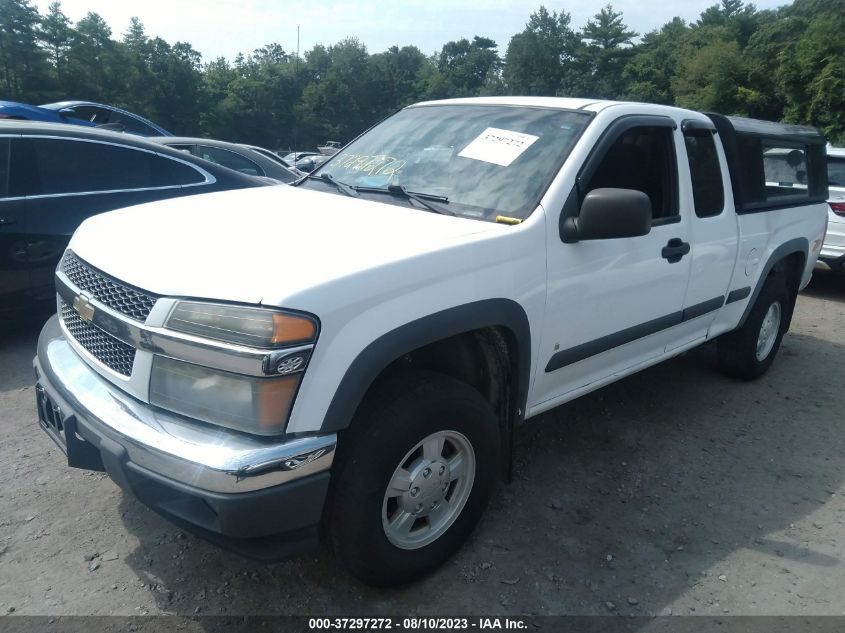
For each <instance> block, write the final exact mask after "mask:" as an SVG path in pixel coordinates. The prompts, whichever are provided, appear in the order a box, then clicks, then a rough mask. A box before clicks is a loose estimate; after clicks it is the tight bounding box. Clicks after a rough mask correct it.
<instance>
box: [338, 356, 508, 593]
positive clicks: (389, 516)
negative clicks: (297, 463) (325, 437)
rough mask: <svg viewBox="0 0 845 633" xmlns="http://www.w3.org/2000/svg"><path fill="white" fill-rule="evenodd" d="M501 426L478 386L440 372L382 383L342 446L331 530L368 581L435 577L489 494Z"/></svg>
mask: <svg viewBox="0 0 845 633" xmlns="http://www.w3.org/2000/svg"><path fill="white" fill-rule="evenodd" d="M499 445H500V440H499V428H498V424H497V419H496V416H495V414H494V413H493V409H492V407H491V406H490V404H489V403H488V402H487V401H486V400H485V399H484V398H483V397H482V396H481V394H479V393H478V392H477V391H475V389H473V388H472V387H470V386H468V385H466V384H464V383H462V382H460V381H457V380H455V379H453V378H450V377H448V376H445V375H441V374H437V373H433V372H402V373H401V374H399V375H397V376H394V377H392V378H390V379H388V380H385V381H384V382H382V383H381V384H379V385H377V386H376V387H375V388H374V389H373V390H372V391H371V392H370V393H369V394H368V396H367V397H366V399H365V401H364V402H363V403H362V405H361V407H360V409H359V411H358V413H356V415H355V419H354V420H353V422H352V426H351V427H350V429H349V431H347V433H346V435H345V436H344V437H343V438H342V439H341V441H340V442H339V453H338V457H337V460H338V461H337V463H336V464H335V469H334V472H333V474H332V491H331V495H330V499H329V508H328V515H327V520H328V525H327V526H326V527H327V531H328V533H329V535H330V537H331V541H332V545H333V548H334V550H335V553H336V554H337V555H338V557H339V558H340V560H341V561H342V562H343V564H344V565H345V566H346V567H347V568H348V569H349V571H350V572H351V573H352V574H353V575H355V576H357V577H358V578H359V579H360V580H362V581H363V582H365V583H367V584H371V585H378V586H386V585H401V584H404V583H408V582H410V581H413V580H416V579H417V578H419V577H421V576H423V575H425V574H427V573H429V572H430V571H432V570H434V569H435V568H437V567H438V566H440V565H441V564H442V563H443V562H444V561H446V560H447V559H448V558H449V557H450V556H451V555H452V554H453V553H454V552H455V551H456V550H457V549H458V548H459V547H460V546H461V545H462V544H463V542H464V541H465V540H466V539H467V537H468V536H469V535H470V533H471V532H472V530H473V528H474V527H475V525H476V524H477V523H478V520H479V518H480V517H481V514H482V512H483V510H484V507H485V506H486V504H487V501H488V500H489V498H490V494H491V492H492V489H493V485H494V483H495V479H496V474H497V472H498V465H499V450H500V447H499Z"/></svg>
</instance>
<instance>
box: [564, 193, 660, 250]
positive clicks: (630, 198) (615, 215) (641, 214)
mask: <svg viewBox="0 0 845 633" xmlns="http://www.w3.org/2000/svg"><path fill="white" fill-rule="evenodd" d="M649 231H651V200H650V199H649V197H648V196H647V195H646V194H644V193H643V192H642V191H636V190H634V189H610V188H607V189H593V190H592V191H591V192H590V193H588V194H587V196H586V197H585V198H584V202H582V203H581V211H580V212H579V214H578V217H577V218H573V217H569V218H566V220H564V223H563V227H562V231H561V232H562V237H563V241H564V242H566V243H573V242H578V241H580V240H612V239H617V238H621V237H639V236H641V235H647V234H648V232H649Z"/></svg>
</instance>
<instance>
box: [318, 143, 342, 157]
mask: <svg viewBox="0 0 845 633" xmlns="http://www.w3.org/2000/svg"><path fill="white" fill-rule="evenodd" d="M341 147H343V145H341V144H340V141H326V142H325V143H323V144H322V145H318V146H317V151H318V152H320V153H321V154H322V155H323V156H334V155H335V154H337V153H338V151H340V148H341Z"/></svg>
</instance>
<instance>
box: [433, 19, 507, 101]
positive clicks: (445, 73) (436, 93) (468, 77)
mask: <svg viewBox="0 0 845 633" xmlns="http://www.w3.org/2000/svg"><path fill="white" fill-rule="evenodd" d="M497 48H498V46H497V44H496V42H494V41H493V40H491V39H490V38H487V37H479V36H478V35H476V36H474V37H473V38H472V41H471V42H470V41H469V40H468V39H466V38H463V39H460V40H455V41H451V42H446V44H444V45H443V48H442V49H441V50H440V54H439V55H438V56H437V62H436V65H437V73H438V74H437V75H432V77H433V78H434V79H433V81H432V82H431V84H430V85H429V89H428V91H427V92H428V95H427V96H429V97H432V98H435V97H446V96H449V97H471V96H476V95H478V94H480V93H481V92H482V90H483V89H484V88H485V86H488V85H490V84H492V83H494V82H495V79H496V77H497V76H498V73H499V71H500V69H501V67H502V60H501V58H500V57H499V54H498V52H497ZM438 75H439V76H438Z"/></svg>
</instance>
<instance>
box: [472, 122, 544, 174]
mask: <svg viewBox="0 0 845 633" xmlns="http://www.w3.org/2000/svg"><path fill="white" fill-rule="evenodd" d="M538 138H540V137H539V136H532V135H531V134H522V133H521V132H512V131H511V130H502V129H500V128H497V127H488V128H487V129H486V130H484V131H483V132H482V133H481V134H479V135H478V136H477V137H476V138H475V140H473V141H472V142H471V143H470V144H469V145H467V146H466V147H465V148H464V149H463V150H461V152H460V153H459V154H458V156H463V157H464V158H472V159H475V160H483V161H484V162H486V163H493V164H495V165H501V166H502V167H507V166H508V165H510V164H511V163H512V162H513V161H515V160H516V159H517V158H519V156H520V154H522V153H523V152H524V151H525V150H527V149H528V148H529V147H531V145H532V144H533V143H534V141H536V140H537V139H538Z"/></svg>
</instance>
